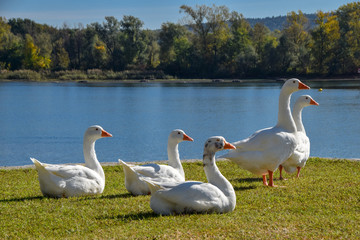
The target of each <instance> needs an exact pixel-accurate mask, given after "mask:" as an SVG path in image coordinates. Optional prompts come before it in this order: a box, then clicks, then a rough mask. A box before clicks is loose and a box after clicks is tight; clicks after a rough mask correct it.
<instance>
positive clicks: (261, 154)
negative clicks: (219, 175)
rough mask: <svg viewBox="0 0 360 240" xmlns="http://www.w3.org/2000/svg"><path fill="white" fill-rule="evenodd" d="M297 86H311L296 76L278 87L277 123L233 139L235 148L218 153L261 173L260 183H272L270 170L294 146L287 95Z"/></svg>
mask: <svg viewBox="0 0 360 240" xmlns="http://www.w3.org/2000/svg"><path fill="white" fill-rule="evenodd" d="M300 89H310V88H309V87H308V86H307V85H305V84H304V83H302V82H301V81H300V80H298V79H296V78H292V79H289V80H287V81H286V82H285V83H284V85H283V87H282V88H281V91H280V97H279V112H278V122H277V124H276V126H274V127H271V128H265V129H261V130H258V131H257V132H255V133H254V134H253V135H251V136H250V137H248V138H246V139H244V140H241V141H238V142H235V143H233V144H234V146H235V147H236V149H235V150H233V151H230V152H229V153H227V154H225V155H223V156H221V157H222V158H228V159H230V160H231V161H233V162H234V163H236V164H238V165H239V166H240V167H241V168H243V169H246V170H248V171H250V172H252V173H254V174H257V175H262V176H263V184H264V185H266V186H271V187H274V186H275V185H274V182H273V172H274V171H275V170H276V169H277V168H278V167H279V165H280V164H281V163H282V162H284V161H285V160H286V159H288V158H289V157H290V156H291V154H292V153H293V152H294V150H295V146H296V138H295V132H296V126H295V123H294V120H293V118H292V116H291V112H290V98H291V94H292V93H294V92H296V91H298V90H300ZM267 174H269V184H268V183H267V180H266V175H267Z"/></svg>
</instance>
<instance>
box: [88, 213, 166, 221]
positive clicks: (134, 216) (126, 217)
mask: <svg viewBox="0 0 360 240" xmlns="http://www.w3.org/2000/svg"><path fill="white" fill-rule="evenodd" d="M157 217H159V215H157V214H156V213H154V212H153V211H149V212H141V213H130V214H119V215H116V216H100V217H96V218H95V219H96V220H119V221H123V222H130V221H138V220H145V219H150V218H157Z"/></svg>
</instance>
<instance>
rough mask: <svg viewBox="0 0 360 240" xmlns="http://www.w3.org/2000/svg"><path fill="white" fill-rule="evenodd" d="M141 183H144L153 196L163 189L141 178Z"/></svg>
mask: <svg viewBox="0 0 360 240" xmlns="http://www.w3.org/2000/svg"><path fill="white" fill-rule="evenodd" d="M141 180H142V181H144V182H146V183H147V185H148V187H149V189H150V191H151V194H154V193H155V192H156V191H158V190H160V189H163V187H161V186H160V185H159V184H156V183H155V182H153V181H151V180H149V179H145V178H141Z"/></svg>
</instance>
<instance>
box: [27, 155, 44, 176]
mask: <svg viewBox="0 0 360 240" xmlns="http://www.w3.org/2000/svg"><path fill="white" fill-rule="evenodd" d="M30 160H31V161H32V162H33V163H34V165H35V168H36V170H38V171H41V172H47V170H46V169H45V166H44V165H43V164H42V163H41V162H40V161H39V160H37V159H35V158H32V157H31V158H30Z"/></svg>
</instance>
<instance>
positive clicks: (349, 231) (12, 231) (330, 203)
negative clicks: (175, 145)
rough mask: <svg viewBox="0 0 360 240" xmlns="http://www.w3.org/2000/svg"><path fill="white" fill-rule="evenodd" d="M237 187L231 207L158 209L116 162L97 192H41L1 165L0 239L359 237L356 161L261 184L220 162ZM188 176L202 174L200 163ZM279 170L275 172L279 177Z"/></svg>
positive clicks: (359, 165)
mask: <svg viewBox="0 0 360 240" xmlns="http://www.w3.org/2000/svg"><path fill="white" fill-rule="evenodd" d="M218 166H219V168H220V170H221V172H222V173H223V174H224V176H226V177H227V178H228V179H229V180H230V182H231V183H232V184H233V186H234V188H235V191H236V194H237V206H236V208H235V211H234V212H232V213H228V214H197V215H179V216H157V215H155V214H154V213H153V212H152V210H151V209H150V206H149V200H150V196H139V197H133V196H131V195H130V194H128V192H127V191H126V189H125V186H124V174H123V172H122V169H121V168H120V167H119V166H107V167H104V169H105V174H106V188H105V191H104V193H103V194H102V195H101V196H96V197H81V198H68V199H52V198H44V197H43V196H42V195H41V192H40V189H39V183H38V180H37V173H36V171H35V170H34V169H19V170H0V185H1V187H0V239H13V238H18V239H26V238H31V239H39V238H41V239H45V238H46V239H55V238H56V239H59V238H60V239H61V238H66V239H77V238H79V239H109V238H115V239H129V238H130V239H133V238H139V239H190V238H191V239H214V238H215V239H223V238H227V239H358V238H359V236H360V228H359V222H360V180H359V179H360V162H359V161H348V160H329V159H319V158H312V159H310V160H309V161H308V163H307V165H306V167H305V168H304V169H303V170H302V172H301V177H300V178H299V179H296V178H295V177H294V175H290V176H289V175H286V177H288V178H289V179H288V180H287V181H276V184H278V185H282V186H285V187H284V188H268V187H264V186H262V180H261V178H260V177H257V176H254V175H252V174H251V173H249V172H246V171H244V170H242V169H240V168H238V167H237V166H236V165H234V164H232V163H230V162H227V161H221V162H219V163H218ZM184 170H185V173H186V177H187V179H194V180H200V181H206V177H205V174H204V171H203V169H202V164H201V163H200V162H195V163H184ZM277 177H278V176H277Z"/></svg>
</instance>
